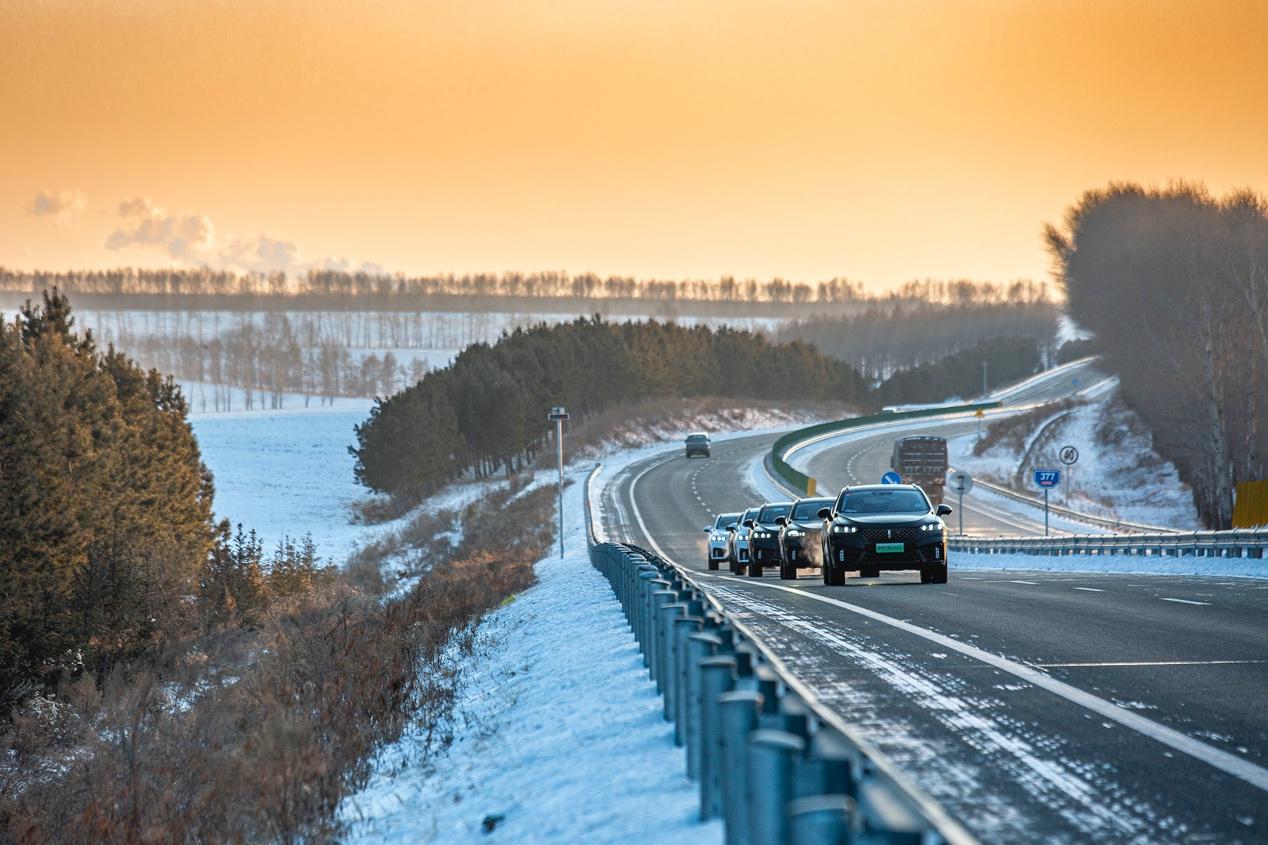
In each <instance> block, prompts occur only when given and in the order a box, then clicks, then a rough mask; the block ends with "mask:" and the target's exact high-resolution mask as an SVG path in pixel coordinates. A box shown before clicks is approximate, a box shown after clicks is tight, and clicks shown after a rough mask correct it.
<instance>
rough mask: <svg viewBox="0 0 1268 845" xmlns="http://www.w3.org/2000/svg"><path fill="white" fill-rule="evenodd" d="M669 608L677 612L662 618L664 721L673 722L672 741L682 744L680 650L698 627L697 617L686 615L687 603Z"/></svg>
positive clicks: (698, 620) (672, 605)
mask: <svg viewBox="0 0 1268 845" xmlns="http://www.w3.org/2000/svg"><path fill="white" fill-rule="evenodd" d="M668 606H670V608H677V612H676V613H673V615H671V617H666V618H664V619H663V622H664V671H663V672H662V676H663V678H664V708H663V711H664V721H666V722H673V723H675V726H673V742H675V745H682V740H681V737H678V726H677V722H678V698H680V695H678V693H680V691H681V690H682V669H681V666H680V658H678V655H680V652H681V651H682V642H683V641H686V638H687V634H689V633H695V632H696V631H699V629H700V619H699V618H689V617H687V615H686V613H687V605H686V604H683V603H678V604H671V605H668ZM683 620H686V624H685V626H680V624H678V623H680V622H683Z"/></svg>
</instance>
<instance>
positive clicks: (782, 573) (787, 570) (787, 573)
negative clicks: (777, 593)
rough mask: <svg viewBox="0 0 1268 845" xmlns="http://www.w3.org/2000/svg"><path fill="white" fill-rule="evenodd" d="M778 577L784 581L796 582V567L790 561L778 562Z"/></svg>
mask: <svg viewBox="0 0 1268 845" xmlns="http://www.w3.org/2000/svg"><path fill="white" fill-rule="evenodd" d="M779 577H780V579H782V580H784V581H796V580H797V567H796V565H794V564H793V563H792V562H791V561H780V563H779Z"/></svg>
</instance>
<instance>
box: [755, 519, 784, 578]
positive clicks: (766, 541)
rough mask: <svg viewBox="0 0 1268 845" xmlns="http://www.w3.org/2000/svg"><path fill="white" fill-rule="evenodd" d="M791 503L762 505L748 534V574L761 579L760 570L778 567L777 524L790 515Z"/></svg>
mask: <svg viewBox="0 0 1268 845" xmlns="http://www.w3.org/2000/svg"><path fill="white" fill-rule="evenodd" d="M792 505H793V503H792V502H767V503H766V504H764V505H762V507H761V510H759V511H758V512H757V516H755V517H753V524H752V526H750V528H751V530H750V531H749V534H748V574H749V576H750V577H752V578H761V577H762V568H763V567H766V566H778V565H779V523H778V522H777V521H776V520H779V519H787V518H788V514H790V513H792Z"/></svg>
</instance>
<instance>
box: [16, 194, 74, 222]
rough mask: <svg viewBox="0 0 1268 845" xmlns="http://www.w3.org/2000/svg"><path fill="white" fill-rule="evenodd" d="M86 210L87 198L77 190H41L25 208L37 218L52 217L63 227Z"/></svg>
mask: <svg viewBox="0 0 1268 845" xmlns="http://www.w3.org/2000/svg"><path fill="white" fill-rule="evenodd" d="M86 208H88V198H87V197H86V196H84V192H83V191H81V190H79V189H78V188H63V189H62V190H60V191H50V190H49V189H48V188H43V189H42V190H40V192H39V193H38V194H36V195H35V199H33V200H31V203H30V205H28V206H27V211H28V212H29V213H31V214H34V215H36V216H37V217H52V218H53V219H54V220H55V221H56V222H57V224H58V225H61V226H64V225H66V224H68V223H70V221H71V220H73V219H74V218H75V217H77V216H79V215H80V214H83V213H84V209H86Z"/></svg>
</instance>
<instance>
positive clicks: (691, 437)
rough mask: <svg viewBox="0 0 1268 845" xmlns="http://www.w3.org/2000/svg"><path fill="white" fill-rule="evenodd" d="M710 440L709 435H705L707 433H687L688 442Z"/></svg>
mask: <svg viewBox="0 0 1268 845" xmlns="http://www.w3.org/2000/svg"><path fill="white" fill-rule="evenodd" d="M708 440H709V437H708V435H705V434H688V435H687V442H688V443H705V442H707V441H708Z"/></svg>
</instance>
